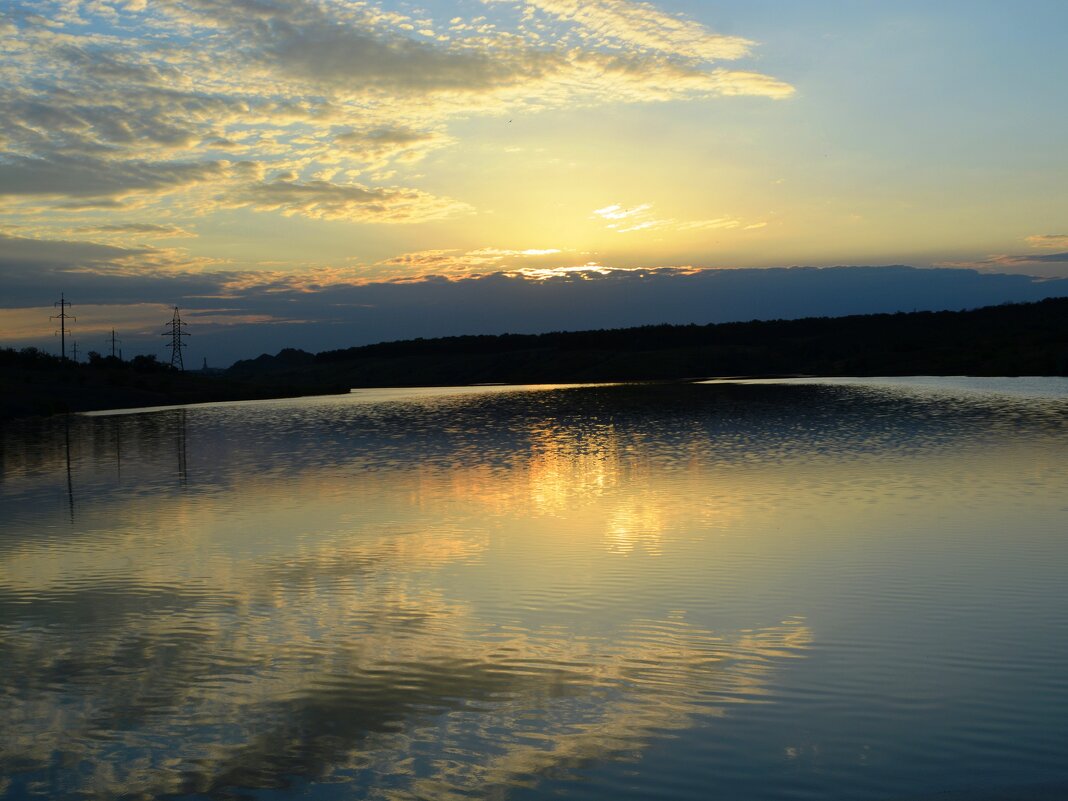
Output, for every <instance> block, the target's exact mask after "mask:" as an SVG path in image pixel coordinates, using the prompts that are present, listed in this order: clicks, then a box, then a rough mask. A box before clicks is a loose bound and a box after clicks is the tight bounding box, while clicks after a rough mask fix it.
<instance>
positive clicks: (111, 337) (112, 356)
mask: <svg viewBox="0 0 1068 801" xmlns="http://www.w3.org/2000/svg"><path fill="white" fill-rule="evenodd" d="M107 341H108V342H110V343H111V358H112V359H114V358H115V346H116V345H117V344H118V343H120V342H122V340H121V339H116V337H115V329H114V328H112V329H111V336H110V337H109V338H108V340H107Z"/></svg>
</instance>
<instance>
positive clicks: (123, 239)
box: [0, 0, 1068, 366]
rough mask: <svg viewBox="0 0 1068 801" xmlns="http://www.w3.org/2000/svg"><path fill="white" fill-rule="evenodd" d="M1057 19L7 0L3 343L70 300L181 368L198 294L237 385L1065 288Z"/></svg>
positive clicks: (838, 1) (281, 1) (465, 2)
mask: <svg viewBox="0 0 1068 801" xmlns="http://www.w3.org/2000/svg"><path fill="white" fill-rule="evenodd" d="M1065 30H1068V4H1065V3H1064V2H1063V1H1062V0H1020V2H1017V3H1012V4H1008V3H1004V2H1001V1H1000V0H999V1H998V2H988V1H987V0H945V2H940V3H930V2H914V1H913V0H895V1H894V2H874V1H873V0H806V2H803V3H801V2H795V1H794V0H722V1H721V2H719V1H717V2H698V1H697V0H656V2H636V1H635V0H440V1H438V2H432V3H430V2H426V3H421V4H420V3H408V2H386V1H385V0H379V1H376V0H363V1H356V0H112V1H110V2H109V1H107V0H84V1H81V0H34V1H33V2H24V1H23V0H0V120H2V122H0V346H17V347H21V346H26V345H34V346H37V347H41V348H42V349H45V350H50V351H57V350H58V345H59V343H58V338H56V337H55V336H54V328H55V324H54V322H52V321H50V320H49V315H50V314H52V313H53V312H54V309H53V307H52V304H53V302H54V301H56V300H58V299H59V297H60V293H63V294H64V296H65V297H66V299H68V300H70V301H71V302H72V303H73V304H74V306H73V308H72V310H71V313H72V314H74V315H75V316H76V317H77V320H76V322H74V323H73V324H72V327H73V331H74V333H73V335H72V337H73V339H75V340H77V341H79V345H80V348H81V350H82V353H85V352H87V351H88V350H101V351H103V350H104V349H105V344H104V339H105V336H106V335H107V334H108V333H109V332H110V331H111V329H112V328H114V329H116V330H117V331H118V333H119V336H120V337H121V338H122V339H123V342H124V348H125V349H126V353H125V355H127V356H130V355H133V354H134V353H157V354H158V355H159V356H160V357H161V358H162V357H165V356H166V351H165V349H164V345H165V344H166V341H165V340H164V339H161V338H160V336H159V335H160V333H161V332H162V331H163V324H164V323H165V322H166V321H167V320H169V319H170V317H171V310H172V309H173V307H174V306H176V305H177V306H179V307H180V308H181V310H182V315H183V318H184V319H185V320H186V321H187V322H188V323H189V324H190V327H189V331H190V333H191V334H192V336H191V338H190V347H189V351H188V354H187V357H186V360H187V364H189V363H190V360H191V361H193V362H195V363H196V364H197V365H199V364H200V363H201V360H202V359H207V360H208V361H209V363H211V364H214V365H216V366H222V365H225V364H228V363H229V362H231V361H233V360H234V359H237V358H242V357H248V356H255V355H257V354H258V353H260V352H264V351H268V352H274V351H276V350H278V349H279V348H281V347H285V346H296V347H303V348H306V349H309V350H323V349H328V348H338V347H347V346H350V345H357V344H363V343H367V342H375V341H381V340H385V339H395V338H406V337H411V336H436V335H445V334H460V333H502V332H505V331H517V332H533V331H540V330H556V329H571V330H575V329H583V328H596V327H602V326H619V325H636V324H644V323H659V322H697V323H705V322H715V321H722V320H729V319H750V318H754V317H769V316H805V315H807V314H847V313H866V312H872V311H896V310H906V311H908V310H912V309H918V308H968V307H973V306H975V305H981V304H983V303H996V302H1003V301H1019V300H1032V299H1036V298H1039V297H1043V296H1050V295H1068V191H1066V190H1065V187H1066V186H1068V159H1065V158H1064V142H1065V141H1068V82H1065V80H1064V76H1065V75H1068V51H1066V50H1065V48H1064V47H1063V46H1062V38H1063V32H1064V31H1065ZM769 268H770V269H769ZM790 268H793V269H790ZM814 268H834V269H814ZM846 268H850V269H846ZM876 268H878V269H876Z"/></svg>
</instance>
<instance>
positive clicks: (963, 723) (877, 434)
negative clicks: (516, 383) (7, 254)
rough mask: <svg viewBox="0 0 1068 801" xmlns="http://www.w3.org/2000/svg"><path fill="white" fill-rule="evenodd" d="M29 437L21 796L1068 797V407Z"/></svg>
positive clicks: (803, 409) (1013, 387) (16, 470)
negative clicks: (1067, 569) (1067, 572)
mask: <svg viewBox="0 0 1068 801" xmlns="http://www.w3.org/2000/svg"><path fill="white" fill-rule="evenodd" d="M2 435H3V436H2V451H0V723H2V726H0V797H2V798H5V799H22V798H54V799H75V798H79V799H80V798H101V799H112V798H145V799H150V798H176V799H204V798H253V799H283V798H285V799H288V798H298V797H299V798H302V799H354V798H374V799H391V800H396V801H400V800H402V799H417V798H426V799H459V798H493V799H505V798H507V799H534V798H543V797H556V796H559V797H567V798H583V799H602V798H603V799H609V798H611V799H620V798H635V799H639V798H641V799H645V798H665V799H708V798H718V799H725V800H727V801H749V800H750V799H752V800H753V801H758V800H763V799H914V798H915V799H918V798H926V797H931V796H934V795H936V794H940V793H952V794H953V795H951V796H949V797H950V798H960V799H964V798H968V799H978V798H991V799H993V798H1010V797H1011V798H1017V797H1033V798H1039V797H1041V798H1065V797H1068V667H1066V666H1068V581H1066V577H1065V572H1066V567H1068V456H1066V454H1068V380H1065V379H1042V380H1027V379H1013V380H989V381H983V380H974V379H972V380H957V381H953V380H948V381H947V380H942V381H939V380H931V379H927V380H918V381H902V380H895V381H883V382H880V381H864V382H860V383H856V382H853V383H851V382H848V381H832V382H823V383H817V384H805V383H790V382H786V383H777V384H775V383H773V384H704V385H687V386H613V387H567V388H538V389H516V388H486V389H466V390H454V391H448V390H390V391H386V390H376V391H360V392H357V393H354V394H353V395H351V396H347V397H334V398H317V399H303V400H292V401H275V402H262V403H247V404H231V405H216V406H202V407H190V408H187V409H169V410H159V411H154V412H150V413H139V414H129V413H127V414H113V415H96V416H77V417H71V418H69V419H63V418H53V419H47V420H39V421H29V422H21V423H17V424H9V425H7V426H6V427H4V428H3V429H2ZM1019 792H1026V793H1028V794H1029V795H1027V796H1018V795H1016V793H1019Z"/></svg>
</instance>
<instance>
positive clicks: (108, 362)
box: [0, 348, 348, 419]
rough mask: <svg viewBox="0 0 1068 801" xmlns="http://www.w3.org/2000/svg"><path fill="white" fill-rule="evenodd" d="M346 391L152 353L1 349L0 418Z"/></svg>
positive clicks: (346, 389)
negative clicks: (185, 367)
mask: <svg viewBox="0 0 1068 801" xmlns="http://www.w3.org/2000/svg"><path fill="white" fill-rule="evenodd" d="M347 391H348V387H342V386H339V385H336V384H315V385H314V386H313V385H307V384H288V383H286V382H284V381H283V382H280V381H270V382H266V383H265V382H263V381H257V380H255V379H249V378H245V379H241V378H234V377H231V376H228V375H226V374H225V373H220V372H219V371H214V372H202V371H189V372H182V371H179V370H176V369H174V368H173V367H171V366H170V365H169V364H163V363H161V362H159V361H157V360H156V358H155V357H154V356H137V357H135V358H133V359H131V360H129V361H123V360H121V359H118V358H116V357H114V356H107V357H102V356H100V355H98V354H95V353H93V354H90V358H89V361H88V363H75V362H73V361H70V360H63V359H61V358H60V357H58V356H53V355H52V354H48V353H43V352H42V351H39V350H37V349H36V348H24V349H23V350H19V351H16V350H13V349H10V348H3V349H0V419H4V418H11V417H25V416H29V415H43V414H56V413H61V412H84V411H93V410H99V409H124V408H137V407H145V406H170V405H174V404H182V403H204V402H209V401H227V400H252V399H256V398H278V397H291V396H297V395H313V394H327V393H330V392H347Z"/></svg>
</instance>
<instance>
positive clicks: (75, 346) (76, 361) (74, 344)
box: [70, 341, 78, 364]
mask: <svg viewBox="0 0 1068 801" xmlns="http://www.w3.org/2000/svg"><path fill="white" fill-rule="evenodd" d="M70 347H71V350H73V351H74V363H75V364H77V363H78V343H77V341H75V342H72V343H71V346H70Z"/></svg>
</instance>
